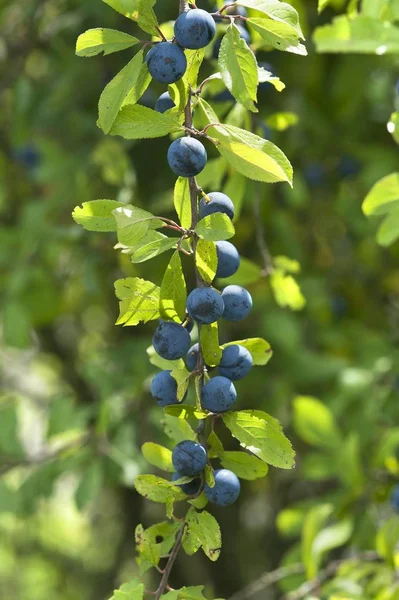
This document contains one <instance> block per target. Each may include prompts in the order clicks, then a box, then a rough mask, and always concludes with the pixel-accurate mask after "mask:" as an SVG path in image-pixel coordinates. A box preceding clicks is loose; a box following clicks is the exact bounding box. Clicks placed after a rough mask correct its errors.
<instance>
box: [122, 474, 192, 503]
mask: <svg viewBox="0 0 399 600" xmlns="http://www.w3.org/2000/svg"><path fill="white" fill-rule="evenodd" d="M134 485H135V488H136V490H137V491H138V493H139V494H141V495H142V496H144V498H148V500H152V501H153V502H159V503H161V504H167V503H168V502H179V501H180V500H184V499H185V497H186V494H185V493H184V492H183V491H182V490H181V489H180V488H179V487H177V486H176V485H172V484H171V483H170V481H166V479H162V478H161V477H157V476H156V475H139V476H138V477H136V479H135V482H134Z"/></svg>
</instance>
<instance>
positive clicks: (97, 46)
mask: <svg viewBox="0 0 399 600" xmlns="http://www.w3.org/2000/svg"><path fill="white" fill-rule="evenodd" d="M139 42H140V40H138V39H137V38H135V37H133V36H132V35H129V34H128V33H124V32H123V31H116V30H115V29H104V28H103V27H98V28H97V29H89V30H88V31H85V33H82V34H81V35H80V36H79V37H78V39H77V42H76V54H77V55H78V56H96V54H101V52H104V55H107V54H112V52H119V51H120V50H126V48H130V47H131V46H134V45H135V44H138V43H139Z"/></svg>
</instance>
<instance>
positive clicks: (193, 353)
mask: <svg viewBox="0 0 399 600" xmlns="http://www.w3.org/2000/svg"><path fill="white" fill-rule="evenodd" d="M198 353H199V344H194V346H191V348H190V350H189V351H188V354H187V356H186V367H187V369H188V370H189V371H194V370H195V369H196V367H197V362H198Z"/></svg>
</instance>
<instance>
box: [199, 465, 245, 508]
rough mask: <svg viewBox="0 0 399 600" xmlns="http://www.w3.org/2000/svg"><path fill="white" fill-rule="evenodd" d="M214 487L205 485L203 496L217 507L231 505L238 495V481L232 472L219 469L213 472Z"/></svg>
mask: <svg viewBox="0 0 399 600" xmlns="http://www.w3.org/2000/svg"><path fill="white" fill-rule="evenodd" d="M214 476H215V487H213V488H211V487H209V485H207V484H205V488H204V491H205V495H206V497H207V498H208V500H209V502H212V504H218V505H219V506H229V505H230V504H233V502H235V501H236V500H237V498H238V496H239V495H240V487H241V486H240V480H239V479H238V477H237V475H236V474H235V473H233V471H229V470H228V469H219V470H218V471H215V472H214Z"/></svg>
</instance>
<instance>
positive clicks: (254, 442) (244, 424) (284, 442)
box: [222, 410, 295, 469]
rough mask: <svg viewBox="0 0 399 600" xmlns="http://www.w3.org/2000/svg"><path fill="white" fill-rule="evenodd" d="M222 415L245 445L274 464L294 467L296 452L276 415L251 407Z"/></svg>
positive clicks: (262, 458)
mask: <svg viewBox="0 0 399 600" xmlns="http://www.w3.org/2000/svg"><path fill="white" fill-rule="evenodd" d="M222 418H223V421H224V423H225V425H226V427H227V428H228V429H230V431H231V433H232V435H233V436H234V437H235V438H236V439H237V440H238V441H239V442H240V444H241V446H242V447H243V448H246V449H247V450H249V451H250V452H252V454H255V456H257V457H258V458H260V459H261V460H263V461H264V462H266V463H268V464H270V465H273V466H274V467H279V468H281V469H291V468H292V467H293V466H294V456H295V452H294V451H293V449H292V446H291V443H290V441H289V440H288V439H287V438H286V437H285V435H284V433H283V432H282V431H281V427H280V425H277V424H276V420H275V419H273V418H271V417H270V416H269V415H267V414H266V413H262V412H261V411H251V410H242V411H238V412H228V413H226V414H224V415H223V417H222Z"/></svg>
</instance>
